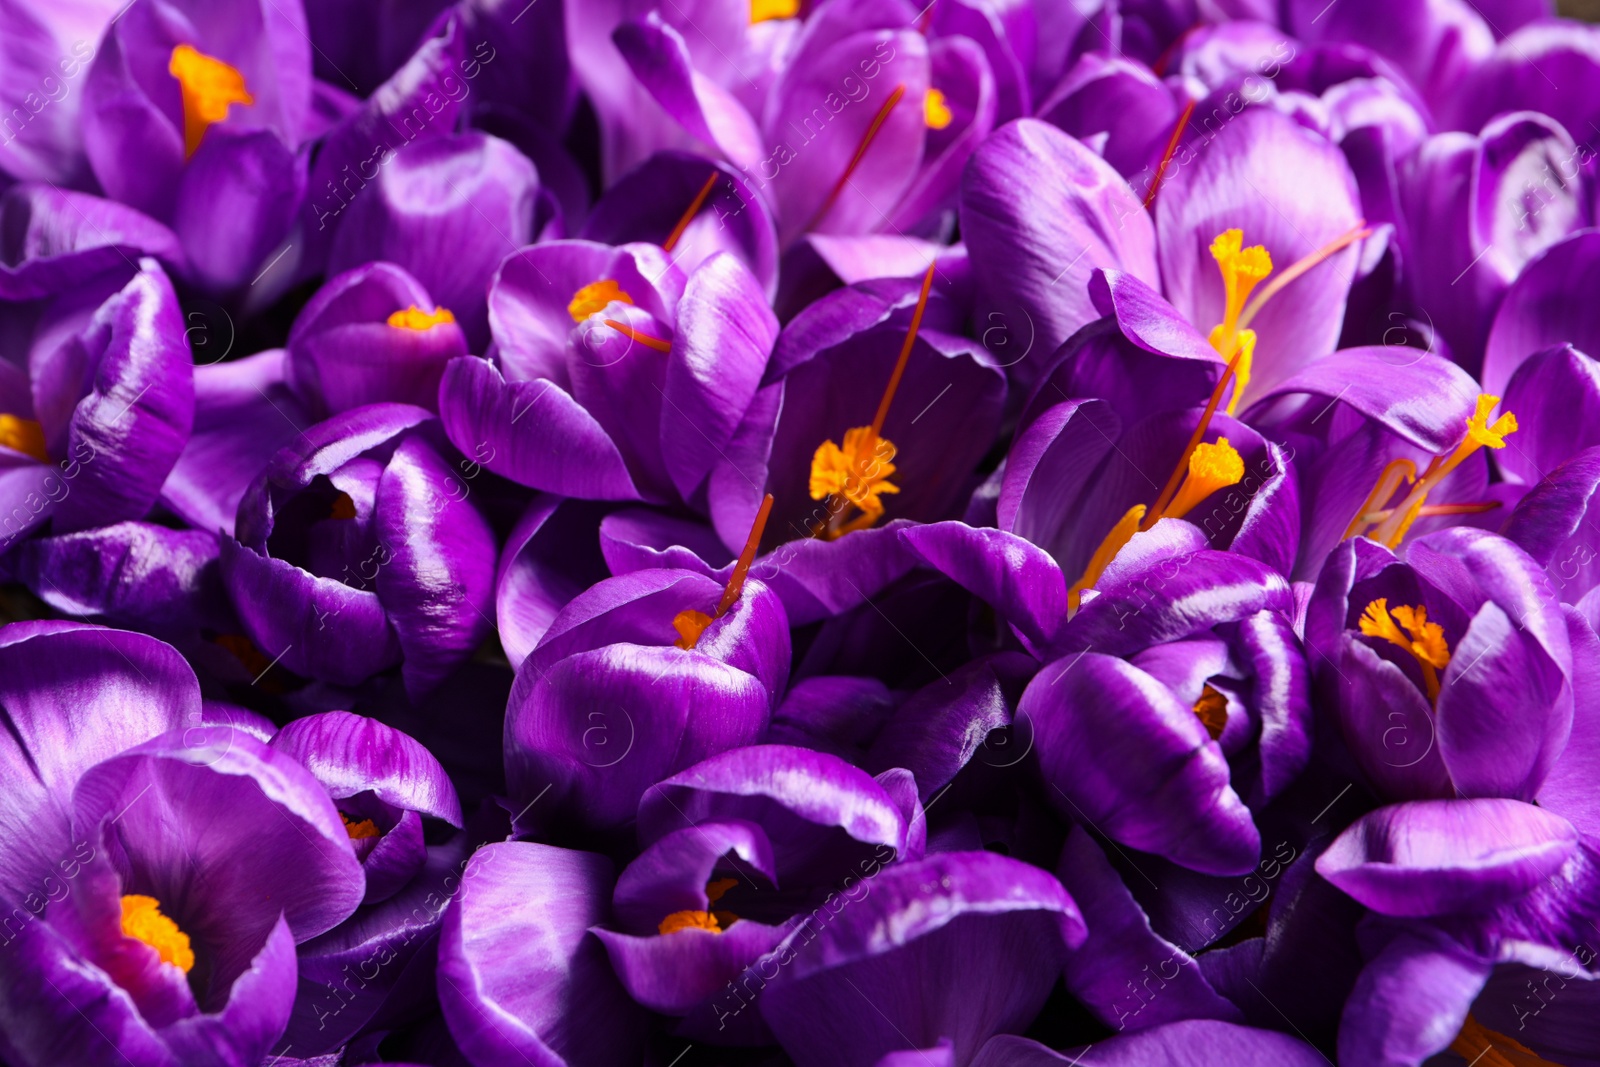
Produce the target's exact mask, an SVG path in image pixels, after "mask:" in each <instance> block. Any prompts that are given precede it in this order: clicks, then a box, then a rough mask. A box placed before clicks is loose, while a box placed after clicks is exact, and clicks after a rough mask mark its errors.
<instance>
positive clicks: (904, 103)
mask: <svg viewBox="0 0 1600 1067" xmlns="http://www.w3.org/2000/svg"><path fill="white" fill-rule="evenodd" d="M943 7H945V8H948V9H949V11H948V13H947V12H945V11H937V12H936V11H934V10H933V9H929V10H928V11H920V10H919V9H918V8H917V7H916V5H914V4H911V3H901V2H888V3H878V4H873V5H869V6H868V7H865V8H862V7H860V6H859V5H855V4H851V3H842V2H838V0H834V2H830V3H823V4H819V5H817V6H816V7H815V8H813V9H812V10H811V11H810V12H808V13H807V14H806V17H805V18H804V20H803V21H802V20H799V19H796V18H795V17H794V16H797V15H799V14H800V7H799V5H798V4H794V3H777V4H771V5H762V6H759V7H749V6H747V5H744V4H742V3H729V2H721V3H709V4H704V5H701V6H700V7H699V8H697V11H696V15H690V14H688V13H686V12H683V11H681V10H679V11H674V10H672V9H666V10H663V11H653V10H650V9H649V7H648V6H646V5H642V4H626V3H624V4H614V5H605V4H603V5H593V6H590V7H585V8H584V9H583V10H582V11H581V12H575V13H574V14H573V17H572V21H571V26H570V30H571V34H572V40H573V60H574V63H575V65H576V67H577V69H578V72H579V76H580V79H581V80H582V81H583V83H584V85H585V88H586V89H587V90H588V91H589V94H590V96H591V97H592V98H593V99H594V101H595V103H596V108H597V110H598V111H599V113H600V117H601V121H602V127H603V132H604V146H603V154H604V157H605V164H606V170H607V172H608V173H609V174H612V175H615V174H618V173H620V172H621V171H623V170H626V169H628V168H630V167H632V166H633V165H635V164H636V163H638V162H639V161H640V160H642V159H643V158H645V157H646V156H648V155H649V154H651V153H652V152H654V151H657V150H659V149H663V148H680V147H695V148H697V149H698V150H701V151H704V150H706V149H708V148H709V149H711V150H712V151H713V153H714V154H715V155H718V156H721V157H723V158H725V159H727V160H728V161H729V162H731V163H733V164H734V165H735V166H737V167H739V168H740V169H741V170H742V171H743V172H744V174H745V175H746V178H747V180H749V181H750V182H751V183H752V184H753V185H754V186H755V187H756V189H757V192H758V195H759V196H760V197H761V198H762V199H763V200H765V201H766V202H767V203H768V204H769V205H771V208H772V211H773V214H774V216H775V217H776V219H777V222H778V236H779V240H780V243H781V244H783V245H788V244H790V243H792V242H793V241H794V240H795V239H797V238H798V237H800V236H801V235H803V234H805V233H806V232H808V231H812V230H815V231H818V232H824V233H837V234H849V235H855V234H869V233H874V232H876V231H879V230H882V229H894V230H897V231H898V230H902V229H908V228H913V227H917V226H919V225H925V224H926V223H927V221H928V219H929V216H930V215H931V214H932V213H933V212H935V211H936V210H937V209H939V208H940V207H942V206H944V204H945V202H946V201H948V199H949V197H950V195H951V193H952V192H953V191H954V187H955V183H956V180H957V178H958V177H959V174H960V170H961V167H962V165H963V164H964V163H965V161H966V158H967V156H968V154H970V152H971V151H972V149H973V147H974V146H975V145H976V144H977V143H978V142H979V141H981V140H982V139H983V137H984V136H986V135H987V133H988V131H989V130H990V129H991V128H992V126H993V124H994V122H995V120H996V116H997V114H1000V110H999V109H1000V108H1001V107H1002V106H1003V107H1005V108H1006V112H1005V114H1004V116H1003V117H1006V118H1010V117H1014V116H1015V115H1017V114H1020V113H1022V110H1023V109H1024V107H1025V106H1026V92H1027V86H1026V85H1025V84H1023V81H1022V78H1021V75H1020V72H1019V71H1018V70H1017V67H1018V66H1019V64H1018V63H1017V60H1016V57H1015V53H1014V52H1013V51H1012V50H1011V48H1010V46H1009V45H1008V44H1007V43H1005V41H1004V36H1005V26H1004V24H1003V23H1002V22H1001V20H1000V19H998V18H994V17H992V16H989V13H988V12H984V11H979V10H976V9H974V8H973V7H970V6H969V5H967V4H965V3H951V4H947V5H943ZM969 33H970V34H971V35H972V36H968V34H969ZM925 34H926V35H927V36H924V35H925ZM974 38H977V39H974ZM980 41H982V42H984V43H981V44H980ZM986 46H987V47H986ZM991 57H992V58H993V59H994V60H996V61H1003V60H1009V61H1010V63H1009V67H1008V69H1006V70H1005V71H1004V85H1003V87H1002V86H1001V84H1000V82H1001V80H1002V79H1001V78H1000V77H998V76H997V75H996V72H995V69H994V67H993V66H992V65H991ZM1002 88H1003V89H1004V91H1005V92H1004V95H1005V98H1006V99H1005V100H1004V102H1003V103H1002V101H1001V89H1002Z"/></svg>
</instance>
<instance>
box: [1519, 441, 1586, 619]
mask: <svg viewBox="0 0 1600 1067" xmlns="http://www.w3.org/2000/svg"><path fill="white" fill-rule="evenodd" d="M1597 489H1600V447H1597V448H1590V449H1586V450H1584V451H1583V452H1580V453H1578V454H1577V455H1575V456H1573V457H1572V458H1571V459H1570V460H1568V461H1567V462H1566V463H1564V464H1562V465H1561V466H1560V467H1558V468H1557V469H1556V470H1555V471H1554V472H1552V473H1551V474H1550V475H1549V476H1548V477H1546V478H1545V479H1544V480H1543V481H1541V482H1540V483H1539V484H1538V485H1536V486H1534V488H1533V489H1532V490H1531V491H1529V493H1528V495H1527V496H1525V497H1523V498H1522V499H1521V500H1520V501H1518V503H1517V507H1516V510H1515V511H1513V512H1512V513H1511V517H1510V518H1509V519H1507V520H1506V525H1505V536H1506V537H1507V538H1508V539H1509V540H1511V541H1513V542H1515V543H1516V544H1517V545H1519V546H1520V547H1521V548H1522V549H1523V551H1525V552H1527V553H1528V555H1530V556H1531V557H1533V559H1534V561H1535V562H1537V563H1539V564H1540V565H1541V566H1543V567H1544V569H1545V573H1546V574H1547V575H1548V576H1549V578H1550V582H1551V584H1552V585H1553V586H1554V588H1555V591H1556V593H1557V594H1558V595H1559V596H1560V597H1561V599H1562V600H1563V601H1565V602H1567V603H1575V602H1577V601H1578V600H1579V599H1580V598H1582V597H1583V595H1584V594H1585V593H1586V592H1588V591H1589V590H1590V589H1592V588H1594V587H1595V585H1596V584H1600V565H1597V564H1596V563H1595V560H1596V558H1597V554H1596V552H1595V550H1594V549H1593V548H1591V547H1590V545H1589V540H1590V535H1589V533H1588V532H1587V529H1588V527H1589V525H1590V523H1589V518H1588V515H1589V506H1590V502H1591V501H1592V500H1593V499H1594V495H1595V492H1596V490H1597Z"/></svg>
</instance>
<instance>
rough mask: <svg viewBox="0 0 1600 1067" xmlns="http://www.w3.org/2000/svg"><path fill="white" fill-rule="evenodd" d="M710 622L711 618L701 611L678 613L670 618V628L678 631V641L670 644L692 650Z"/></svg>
mask: <svg viewBox="0 0 1600 1067" xmlns="http://www.w3.org/2000/svg"><path fill="white" fill-rule="evenodd" d="M711 622H712V619H711V616H710V615H707V614H706V613H705V612H703V611H680V612H678V613H677V614H676V615H674V616H673V617H672V628H673V629H674V630H676V631H678V639H677V640H676V641H674V642H672V643H673V644H674V645H676V646H678V647H679V648H682V649H691V648H693V647H694V646H695V645H696V644H697V643H698V642H699V640H700V635H701V634H703V633H705V632H706V627H707V626H710V625H711Z"/></svg>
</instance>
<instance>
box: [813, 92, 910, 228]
mask: <svg viewBox="0 0 1600 1067" xmlns="http://www.w3.org/2000/svg"><path fill="white" fill-rule="evenodd" d="M905 95H906V87H905V84H904V83H901V84H899V85H896V86H895V87H894V89H893V91H891V92H890V93H889V99H887V100H885V101H884V102H883V106H882V107H880V108H879V109H878V113H877V114H876V115H874V116H873V117H872V123H871V125H869V126H868V127H867V132H866V133H863V134H862V135H861V143H860V144H858V145H856V154H855V155H853V156H851V157H850V162H849V164H848V165H846V167H845V168H844V173H843V174H841V175H840V176H839V180H838V181H837V182H835V183H834V186H833V189H832V190H831V191H830V192H829V193H828V198H827V199H826V200H824V201H823V202H822V206H821V207H820V208H818V209H817V213H816V214H815V215H812V216H811V221H810V222H808V223H806V225H805V230H810V229H812V228H813V227H815V226H816V225H817V224H818V223H819V222H821V221H822V220H823V219H824V218H826V217H827V215H828V212H830V211H832V210H833V205H834V203H835V202H836V201H837V200H838V199H839V195H840V194H841V193H843V192H844V187H845V186H846V185H847V184H848V183H849V181H850V178H851V176H852V175H854V174H855V172H856V168H857V167H859V166H860V165H861V160H862V157H864V156H865V155H866V154H867V149H869V148H871V147H872V142H873V141H874V140H876V139H877V136H878V130H879V129H881V128H882V126H883V124H884V122H885V121H887V120H888V118H889V112H891V111H893V110H894V107H895V105H896V104H898V103H899V102H900V99H901V97H903V96H905ZM802 232H805V231H802Z"/></svg>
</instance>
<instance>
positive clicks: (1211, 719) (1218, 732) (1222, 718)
mask: <svg viewBox="0 0 1600 1067" xmlns="http://www.w3.org/2000/svg"><path fill="white" fill-rule="evenodd" d="M1194 714H1195V718H1197V719H1199V720H1200V724H1201V725H1202V726H1204V727H1205V728H1206V733H1208V734H1210V735H1211V740H1213V741H1215V740H1216V739H1217V738H1219V737H1221V736H1222V731H1223V730H1224V729H1225V728H1226V727H1227V725H1228V698H1227V697H1225V696H1223V695H1222V694H1221V693H1219V692H1217V691H1216V690H1215V689H1213V688H1211V687H1210V686H1209V685H1208V686H1206V687H1205V688H1204V689H1202V690H1201V691H1200V699H1199V700H1196V701H1195V702H1194Z"/></svg>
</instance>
